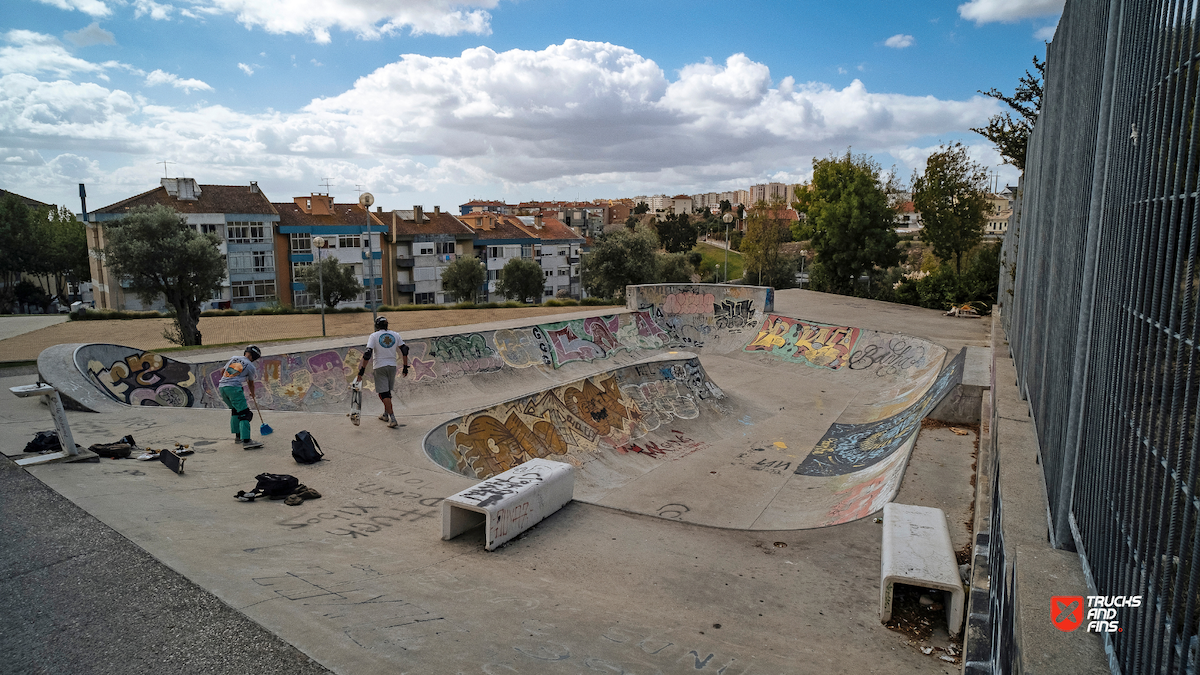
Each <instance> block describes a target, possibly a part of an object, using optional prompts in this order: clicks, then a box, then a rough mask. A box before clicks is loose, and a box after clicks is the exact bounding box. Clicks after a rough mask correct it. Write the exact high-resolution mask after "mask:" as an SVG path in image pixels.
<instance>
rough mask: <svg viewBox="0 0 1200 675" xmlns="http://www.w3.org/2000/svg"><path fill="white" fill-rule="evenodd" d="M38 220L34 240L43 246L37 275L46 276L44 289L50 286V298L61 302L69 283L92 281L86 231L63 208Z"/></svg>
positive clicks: (72, 214)
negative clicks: (36, 235) (37, 232)
mask: <svg viewBox="0 0 1200 675" xmlns="http://www.w3.org/2000/svg"><path fill="white" fill-rule="evenodd" d="M38 220H39V222H38V229H39V230H40V231H41V232H42V234H41V235H40V236H39V238H38V240H39V241H41V242H43V243H44V246H43V248H42V256H41V258H42V261H41V264H40V265H39V272H38V273H39V274H41V275H43V276H45V277H46V280H47V282H46V286H47V287H53V289H54V296H55V297H57V298H58V300H59V301H60V302H64V303H65V302H66V301H67V294H68V289H69V288H70V284H78V283H79V282H81V281H87V280H89V279H91V278H92V270H91V265H90V260H89V258H88V249H87V228H86V226H85V225H84V224H83V223H82V222H79V221H78V220H76V219H75V214H74V213H71V210H70V209H67V208H65V207H60V208H58V209H55V210H51V211H50V212H49V213H48V214H46V217H45V218H39V219H38Z"/></svg>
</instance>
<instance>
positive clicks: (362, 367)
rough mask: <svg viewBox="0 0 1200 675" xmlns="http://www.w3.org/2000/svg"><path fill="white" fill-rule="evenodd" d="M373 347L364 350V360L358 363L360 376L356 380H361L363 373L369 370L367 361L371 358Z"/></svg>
mask: <svg viewBox="0 0 1200 675" xmlns="http://www.w3.org/2000/svg"><path fill="white" fill-rule="evenodd" d="M371 352H372V349H371V348H370V347H367V351H365V352H363V357H362V362H361V363H359V364H358V377H356V378H354V381H355V382H361V381H362V378H363V373H365V372H367V362H368V361H370V360H371Z"/></svg>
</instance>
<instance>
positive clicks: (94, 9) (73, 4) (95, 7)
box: [38, 0, 112, 17]
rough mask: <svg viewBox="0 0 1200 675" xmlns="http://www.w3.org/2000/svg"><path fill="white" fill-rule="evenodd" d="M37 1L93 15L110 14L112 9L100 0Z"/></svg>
mask: <svg viewBox="0 0 1200 675" xmlns="http://www.w3.org/2000/svg"><path fill="white" fill-rule="evenodd" d="M38 2H41V3H42V4H46V5H50V6H52V7H57V8H59V9H65V10H67V11H75V10H78V11H80V12H83V13H84V14H88V15H91V16H95V17H105V16H108V15H109V14H112V10H111V9H109V8H108V5H106V4H104V3H103V2H102V1H101V0H38Z"/></svg>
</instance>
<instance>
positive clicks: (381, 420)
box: [379, 413, 388, 422]
mask: <svg viewBox="0 0 1200 675" xmlns="http://www.w3.org/2000/svg"><path fill="white" fill-rule="evenodd" d="M379 421H380V422H386V421H388V414H387V413H383V414H382V415H380V416H379Z"/></svg>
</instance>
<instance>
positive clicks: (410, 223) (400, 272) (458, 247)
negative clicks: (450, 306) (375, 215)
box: [383, 206, 499, 305]
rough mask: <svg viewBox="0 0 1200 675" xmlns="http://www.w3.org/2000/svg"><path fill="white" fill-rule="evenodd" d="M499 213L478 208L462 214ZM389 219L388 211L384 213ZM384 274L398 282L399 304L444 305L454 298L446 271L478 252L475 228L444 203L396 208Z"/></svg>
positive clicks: (397, 302)
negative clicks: (450, 295) (446, 285)
mask: <svg viewBox="0 0 1200 675" xmlns="http://www.w3.org/2000/svg"><path fill="white" fill-rule="evenodd" d="M478 216H489V217H499V216H498V214H495V213H492V212H489V211H477V212H473V213H471V214H467V215H464V216H462V218H470V217H478ZM383 219H384V220H385V221H386V220H387V217H386V215H385V216H384V217H383ZM388 231H389V235H390V236H389V239H390V241H389V242H388V244H389V247H388V248H387V251H386V252H385V255H384V275H385V277H386V278H387V279H388V280H389V282H390V283H393V284H394V285H395V289H396V304H400V305H405V304H411V305H442V304H446V303H447V302H453V299H452V298H447V297H446V296H447V294H446V291H445V289H444V288H443V287H442V272H443V271H444V270H445V269H446V266H448V265H449V264H450V263H452V262H454V261H455V260H457V259H458V258H459V257H460V256H474V255H475V247H474V232H473V231H472V229H471V228H470V227H467V226H466V225H465V224H464V223H463V221H462V220H459V218H456V217H455V216H454V215H453V214H451V213H448V212H443V211H442V209H441V207H440V206H435V207H433V212H432V213H428V212H426V211H425V208H424V207H423V206H414V207H412V209H411V210H402V211H392V212H391V223H390V225H389V228H388Z"/></svg>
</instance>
